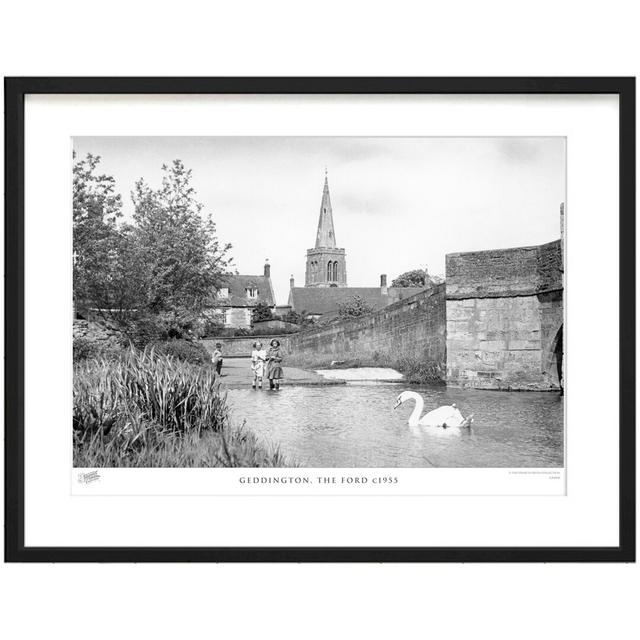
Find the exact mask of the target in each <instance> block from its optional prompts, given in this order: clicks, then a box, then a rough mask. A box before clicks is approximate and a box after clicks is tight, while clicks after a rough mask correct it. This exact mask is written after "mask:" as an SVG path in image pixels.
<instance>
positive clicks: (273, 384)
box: [267, 338, 282, 391]
mask: <svg viewBox="0 0 640 640" xmlns="http://www.w3.org/2000/svg"><path fill="white" fill-rule="evenodd" d="M267 362H268V364H267V378H269V389H271V390H275V391H278V390H279V389H280V380H281V378H282V352H281V351H280V341H279V340H276V339H275V338H274V339H273V340H272V341H271V342H270V343H269V353H268V354H267Z"/></svg>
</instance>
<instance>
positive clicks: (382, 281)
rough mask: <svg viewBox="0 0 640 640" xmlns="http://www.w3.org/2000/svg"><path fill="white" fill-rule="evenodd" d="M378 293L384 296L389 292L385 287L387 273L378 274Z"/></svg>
mask: <svg viewBox="0 0 640 640" xmlns="http://www.w3.org/2000/svg"><path fill="white" fill-rule="evenodd" d="M380 293H381V294H382V295H383V296H386V295H388V293H389V290H388V289H387V274H386V273H383V274H382V275H381V276H380Z"/></svg>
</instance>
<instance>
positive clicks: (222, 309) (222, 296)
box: [209, 261, 275, 328]
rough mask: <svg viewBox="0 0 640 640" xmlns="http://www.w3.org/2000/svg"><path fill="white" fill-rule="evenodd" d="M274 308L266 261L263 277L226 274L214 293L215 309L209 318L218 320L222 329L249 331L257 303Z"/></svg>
mask: <svg viewBox="0 0 640 640" xmlns="http://www.w3.org/2000/svg"><path fill="white" fill-rule="evenodd" d="M261 302H262V303H264V304H267V305H268V306H269V307H270V308H273V307H274V306H275V296H274V294H273V286H272V285H271V266H270V265H269V262H268V261H267V262H266V263H265V265H264V271H263V274H262V275H260V276H254V275H238V274H235V275H233V274H232V275H227V276H225V280H224V282H223V283H222V285H221V286H220V288H219V289H218V291H217V294H216V302H215V306H213V307H212V309H211V312H210V314H209V315H210V317H211V318H212V319H217V320H218V321H219V322H221V323H222V324H224V326H225V327H235V328H240V327H244V328H249V327H250V326H251V313H252V311H253V309H254V307H255V306H256V305H258V304H259V303H261Z"/></svg>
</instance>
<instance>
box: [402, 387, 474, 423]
mask: <svg viewBox="0 0 640 640" xmlns="http://www.w3.org/2000/svg"><path fill="white" fill-rule="evenodd" d="M407 400H415V401H416V406H415V407H414V409H413V413H412V414H411V415H410V416H409V426H410V427H417V426H421V427H439V428H441V429H452V430H456V431H460V429H461V428H464V427H470V426H471V423H472V422H473V415H470V416H468V417H466V418H465V417H464V416H463V415H462V414H461V413H460V411H459V410H458V409H457V408H456V405H455V404H452V405H451V406H444V407H438V408H437V409H434V410H433V411H429V413H426V414H425V415H424V416H422V418H420V414H421V413H422V410H423V409H424V400H423V399H422V396H421V395H420V394H419V393H416V392H415V391H403V392H402V393H401V394H400V395H399V396H398V397H397V398H396V403H395V405H394V406H393V408H394V409H397V408H398V407H399V406H400V405H401V404H402V403H403V402H406V401H407Z"/></svg>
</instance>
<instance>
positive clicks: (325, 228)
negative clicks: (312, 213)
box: [316, 167, 336, 249]
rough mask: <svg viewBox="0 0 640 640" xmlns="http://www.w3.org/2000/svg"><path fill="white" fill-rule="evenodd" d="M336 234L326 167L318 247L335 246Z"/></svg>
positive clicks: (317, 240) (317, 239) (317, 238)
mask: <svg viewBox="0 0 640 640" xmlns="http://www.w3.org/2000/svg"><path fill="white" fill-rule="evenodd" d="M335 246H336V234H335V231H334V230H333V213H332V211H331V197H330V196H329V178H328V175H327V168H326V167H325V168H324V189H323V190H322V204H321V205H320V219H319V220H318V234H317V235H316V249H319V248H320V247H329V248H332V247H335Z"/></svg>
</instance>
